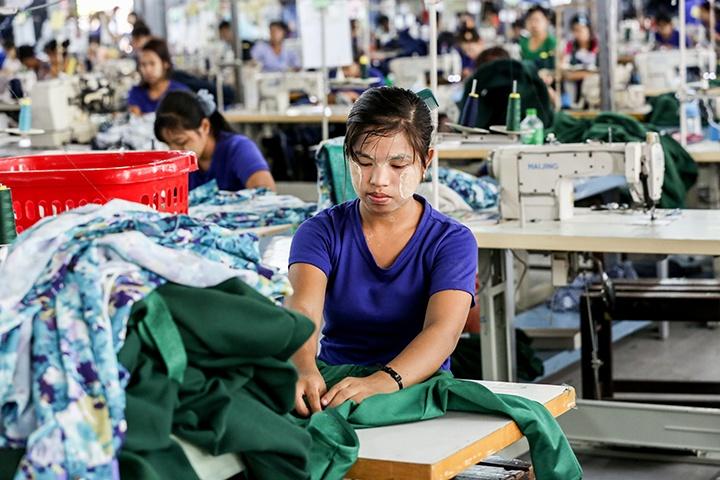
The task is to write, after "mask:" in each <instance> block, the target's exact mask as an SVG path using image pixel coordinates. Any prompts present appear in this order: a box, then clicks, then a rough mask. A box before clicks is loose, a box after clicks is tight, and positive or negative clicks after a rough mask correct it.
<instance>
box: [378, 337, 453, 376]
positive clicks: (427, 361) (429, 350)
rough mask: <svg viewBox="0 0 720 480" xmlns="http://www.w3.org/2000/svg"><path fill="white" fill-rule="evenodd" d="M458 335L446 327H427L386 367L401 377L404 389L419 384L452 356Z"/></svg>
mask: <svg viewBox="0 0 720 480" xmlns="http://www.w3.org/2000/svg"><path fill="white" fill-rule="evenodd" d="M460 333H461V332H460V331H456V329H454V328H448V326H447V325H440V324H437V325H429V326H427V327H426V328H425V329H423V331H422V332H420V334H418V336H417V337H415V339H414V340H413V341H412V342H410V344H409V345H408V346H407V347H405V349H404V350H403V351H402V352H400V354H399V355H398V356H397V357H395V358H394V359H393V360H392V361H391V362H389V363H388V366H390V367H391V368H392V369H393V370H395V371H397V372H398V373H399V374H400V375H401V376H402V379H403V386H404V387H408V386H410V385H414V384H416V383H420V382H422V381H424V380H426V379H428V378H429V377H431V376H432V375H433V374H434V373H435V372H437V371H438V369H439V368H440V367H441V366H442V364H443V362H444V361H445V360H446V359H447V358H448V357H449V356H450V355H451V354H452V352H453V351H454V350H455V346H456V345H457V342H458V339H459V338H460Z"/></svg>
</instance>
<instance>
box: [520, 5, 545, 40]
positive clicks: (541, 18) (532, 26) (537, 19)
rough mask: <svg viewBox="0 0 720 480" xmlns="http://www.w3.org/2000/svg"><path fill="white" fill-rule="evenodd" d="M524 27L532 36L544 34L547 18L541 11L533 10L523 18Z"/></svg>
mask: <svg viewBox="0 0 720 480" xmlns="http://www.w3.org/2000/svg"><path fill="white" fill-rule="evenodd" d="M525 28H526V29H527V31H528V32H530V35H532V36H533V37H538V36H542V35H545V34H546V33H547V31H548V19H547V18H546V17H545V15H543V14H542V13H541V12H538V11H535V12H533V13H532V15H530V16H529V17H528V18H527V20H525Z"/></svg>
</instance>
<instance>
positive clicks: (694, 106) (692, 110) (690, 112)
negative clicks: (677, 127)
mask: <svg viewBox="0 0 720 480" xmlns="http://www.w3.org/2000/svg"><path fill="white" fill-rule="evenodd" d="M685 114H686V115H687V133H688V135H692V136H702V118H700V104H699V103H698V101H697V99H696V100H692V101H690V102H687V103H686V104H685Z"/></svg>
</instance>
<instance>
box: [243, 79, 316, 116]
mask: <svg viewBox="0 0 720 480" xmlns="http://www.w3.org/2000/svg"><path fill="white" fill-rule="evenodd" d="M254 83H255V84H256V85H257V87H256V92H257V102H258V107H259V109H260V110H261V111H266V112H282V113H284V112H285V111H286V110H287V109H288V107H289V106H290V95H291V93H292V92H304V93H305V94H307V95H308V96H309V97H310V99H311V100H312V99H313V98H315V99H317V100H319V99H321V98H322V97H323V79H322V72H282V73H257V74H255V77H254ZM246 103H247V102H246Z"/></svg>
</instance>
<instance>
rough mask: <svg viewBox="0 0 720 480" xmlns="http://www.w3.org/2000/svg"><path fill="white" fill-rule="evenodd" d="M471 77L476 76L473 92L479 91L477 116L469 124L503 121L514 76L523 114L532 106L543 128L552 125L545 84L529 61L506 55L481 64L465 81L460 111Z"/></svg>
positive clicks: (483, 126) (476, 125)
mask: <svg viewBox="0 0 720 480" xmlns="http://www.w3.org/2000/svg"><path fill="white" fill-rule="evenodd" d="M473 80H477V87H476V92H477V93H478V95H479V98H478V100H477V102H478V120H477V123H476V124H475V125H469V126H474V127H479V128H489V127H490V126H492V125H505V112H506V110H507V105H508V96H509V95H510V93H511V92H512V84H513V80H517V82H518V93H520V106H521V111H522V112H523V115H522V116H524V112H525V111H526V110H527V109H528V108H534V109H535V110H537V115H538V118H540V120H542V122H543V125H545V128H550V127H551V126H552V124H553V108H552V104H551V102H550V96H549V95H548V90H547V86H546V85H545V83H544V82H543V81H542V79H541V78H540V77H539V76H538V74H537V69H536V68H535V67H533V66H532V65H529V64H528V63H526V62H518V61H517V60H509V59H501V60H495V61H492V62H490V63H487V64H485V65H481V66H480V67H479V68H478V69H477V70H475V73H473V75H472V76H471V77H470V78H468V79H467V80H466V82H465V92H464V93H463V100H462V102H461V105H460V111H461V112H462V109H463V106H464V104H465V102H466V101H467V99H468V95H469V94H470V90H471V88H472V83H473Z"/></svg>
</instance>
